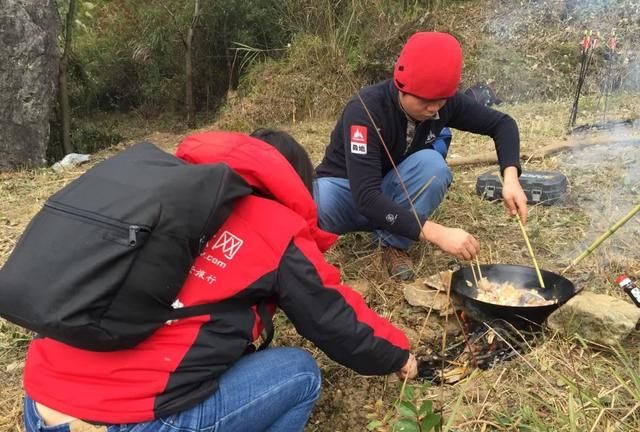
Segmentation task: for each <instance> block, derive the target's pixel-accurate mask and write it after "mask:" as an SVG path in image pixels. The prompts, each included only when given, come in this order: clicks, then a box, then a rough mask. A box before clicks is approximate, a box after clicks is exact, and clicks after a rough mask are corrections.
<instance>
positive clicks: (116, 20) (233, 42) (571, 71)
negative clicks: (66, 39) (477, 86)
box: [51, 0, 640, 158]
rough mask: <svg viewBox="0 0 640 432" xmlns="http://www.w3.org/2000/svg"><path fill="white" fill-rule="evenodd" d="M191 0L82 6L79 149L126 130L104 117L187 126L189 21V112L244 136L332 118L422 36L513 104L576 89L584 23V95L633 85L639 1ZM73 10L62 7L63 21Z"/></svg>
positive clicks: (75, 86) (639, 66) (114, 0)
mask: <svg viewBox="0 0 640 432" xmlns="http://www.w3.org/2000/svg"><path fill="white" fill-rule="evenodd" d="M195 2H196V0H189V1H184V0H150V1H146V2H138V1H133V0H93V1H91V2H89V1H82V0H79V1H78V3H79V6H78V13H77V18H76V20H75V33H74V37H73V52H72V55H71V58H70V64H69V81H70V82H69V91H70V99H71V108H72V142H73V144H74V148H75V149H76V150H77V151H86V152H89V151H95V150H96V149H98V148H100V147H104V146H106V145H110V144H113V143H115V142H117V141H119V140H120V139H122V138H123V137H126V135H127V133H124V132H122V131H121V127H119V126H118V124H120V123H118V122H115V121H105V120H104V119H105V115H107V116H112V115H121V114H124V115H126V116H128V118H129V119H134V120H135V119H137V120H138V121H140V123H142V124H144V123H149V122H153V120H154V119H158V118H162V119H163V120H162V124H163V125H164V126H165V127H166V126H167V125H169V126H170V127H179V126H183V127H184V126H186V122H185V119H186V116H187V112H188V111H189V109H188V107H187V106H186V105H185V92H186V86H185V83H186V80H187V79H186V72H185V71H186V66H185V53H186V51H185V43H184V37H185V34H186V32H187V30H188V28H189V27H190V26H191V25H193V30H194V31H193V43H192V52H191V58H192V61H193V86H192V88H193V105H194V108H195V112H196V120H198V121H199V123H200V124H202V123H203V122H207V123H211V122H212V121H213V119H214V118H217V119H218V125H220V126H221V127H229V128H235V129H242V130H245V129H249V128H251V127H253V126H254V125H256V124H265V123H283V122H288V121H292V120H301V119H304V118H326V117H330V118H331V117H334V116H335V115H336V113H337V111H338V110H339V109H340V107H341V106H342V105H343V104H344V101H345V99H346V98H347V97H348V96H349V95H350V94H352V93H353V91H354V89H355V88H356V87H358V86H360V85H363V84H366V83H371V82H375V81H378V80H380V79H384V78H386V77H388V76H389V75H390V73H391V70H392V66H393V62H394V60H395V57H396V56H397V53H398V51H399V49H400V48H401V46H402V44H403V42H404V41H405V40H406V38H407V37H408V36H409V35H410V34H411V33H413V32H414V31H416V30H440V31H448V32H451V33H453V34H454V35H456V36H457V37H458V38H459V39H460V41H461V42H462V45H463V49H464V51H465V70H464V82H463V85H464V86H468V85H471V84H473V83H475V82H491V83H492V85H493V86H494V87H495V88H496V90H497V91H498V93H499V94H500V96H501V97H502V98H503V99H505V100H506V101H509V102H518V101H531V100H548V99H550V98H551V99H555V98H561V97H568V96H570V95H571V93H572V92H573V91H574V87H575V81H576V79H577V75H578V67H579V61H580V49H579V44H580V40H581V38H582V35H583V33H584V31H585V30H592V31H593V32H594V34H597V32H599V33H600V35H601V40H602V41H601V49H599V50H596V52H595V54H594V57H593V59H592V70H593V74H592V75H591V76H589V77H588V81H587V82H586V83H585V89H584V91H585V92H591V93H594V92H598V91H601V87H602V82H603V79H604V74H605V73H606V71H607V68H611V69H610V71H611V74H612V75H613V76H615V80H614V90H616V89H623V90H638V89H640V77H639V76H640V73H639V71H640V60H639V59H638V52H637V49H636V48H635V47H637V46H638V42H640V21H639V19H638V17H640V2H637V1H631V0H616V1H614V0H592V1H569V0H566V1H561V0H556V1H523V2H517V5H516V6H515V7H514V4H516V3H514V2H512V1H506V0H503V1H501V0H477V1H465V0H457V1H456V0H403V1H398V0H359V1H356V0H198V4H199V14H198V19H197V20H194V5H195ZM67 4H68V0H66V1H59V5H60V7H61V9H60V12H61V17H62V18H64V16H65V14H66V9H65V5H67ZM614 30H615V31H616V37H617V40H618V48H617V51H616V54H615V55H614V56H613V57H611V56H609V55H608V52H607V49H606V44H607V40H608V39H609V36H610V35H611V34H612V32H613V31H614ZM609 62H610V63H609ZM167 116H173V120H172V121H167V120H166V117H167ZM56 127H57V126H56V125H54V128H56ZM53 137H54V144H55V141H56V137H57V135H56V133H54V134H53ZM53 148H54V151H53V152H51V156H52V158H55V157H56V156H59V153H56V151H55V145H54V146H53Z"/></svg>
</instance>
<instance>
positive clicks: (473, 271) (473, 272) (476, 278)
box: [469, 261, 480, 288]
mask: <svg viewBox="0 0 640 432" xmlns="http://www.w3.org/2000/svg"><path fill="white" fill-rule="evenodd" d="M470 264H471V265H470V266H469V267H471V273H472V274H473V281H474V282H475V283H476V288H480V287H479V286H478V276H476V269H475V268H474V267H473V261H471V263H470Z"/></svg>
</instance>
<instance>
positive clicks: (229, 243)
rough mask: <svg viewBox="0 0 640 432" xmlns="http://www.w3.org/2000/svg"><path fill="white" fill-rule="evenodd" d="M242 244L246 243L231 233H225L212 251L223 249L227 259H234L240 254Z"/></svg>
mask: <svg viewBox="0 0 640 432" xmlns="http://www.w3.org/2000/svg"><path fill="white" fill-rule="evenodd" d="M242 243H244V242H243V241H242V239H239V238H238V237H236V236H234V235H233V234H231V233H230V232H229V231H225V232H223V233H222V235H221V236H220V238H218V240H217V241H216V244H214V245H213V248H212V250H215V249H218V248H221V249H222V253H223V254H224V256H225V258H226V259H232V258H233V257H234V256H235V255H236V254H237V253H238V250H239V249H240V246H242Z"/></svg>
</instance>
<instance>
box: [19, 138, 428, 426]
mask: <svg viewBox="0 0 640 432" xmlns="http://www.w3.org/2000/svg"><path fill="white" fill-rule="evenodd" d="M254 135H255V136H248V135H245V134H241V133H234V132H206V133H199V134H195V135H191V136H188V137H187V138H185V139H184V141H183V142H182V143H181V144H180V145H179V147H178V150H177V156H178V157H180V158H182V159H183V160H185V161H187V162H189V163H194V164H207V163H225V164H227V165H229V166H230V167H231V168H232V169H233V170H234V171H236V172H237V173H239V174H240V175H241V176H242V177H243V178H244V179H245V180H246V181H247V183H248V184H249V185H250V186H252V188H253V189H254V191H255V193H254V194H252V195H249V196H247V197H244V198H241V199H239V200H238V202H237V203H236V204H235V206H234V210H233V212H232V214H231V216H229V218H228V219H227V220H226V221H225V223H224V224H223V226H222V227H221V228H220V230H219V231H218V232H217V233H216V234H215V235H214V236H213V237H212V238H211V239H210V240H209V242H208V243H207V245H206V247H205V248H204V249H203V251H202V253H201V255H200V256H199V257H198V258H197V259H196V261H195V262H194V264H193V266H192V268H191V271H190V274H189V276H188V278H187V280H186V282H185V283H184V285H183V286H182V288H181V290H180V292H179V293H178V298H177V299H176V301H175V303H174V307H186V306H191V305H197V304H202V303H211V302H216V301H224V300H230V299H231V300H233V299H236V300H240V301H241V302H245V303H246V300H250V301H249V303H250V304H253V305H255V306H252V307H244V308H239V309H237V310H235V311H231V310H230V311H228V312H224V313H222V312H220V313H216V314H211V315H206V316H197V317H191V318H184V319H180V320H176V321H171V322H167V323H166V325H164V326H162V327H161V328H160V329H159V330H157V331H156V332H155V333H154V334H153V335H152V336H150V337H149V338H147V339H145V340H144V341H143V342H142V343H140V344H139V345H137V346H136V347H134V348H131V349H126V350H121V351H114V352H94V351H86V350H82V349H78V348H74V347H71V346H69V345H65V344H63V343H61V342H57V341H55V340H52V339H49V338H46V337H40V338H36V339H34V340H33V341H32V342H31V345H30V346H29V350H28V353H27V359H26V364H25V372H24V388H25V391H26V396H25V412H24V420H25V426H26V430H27V431H29V432H31V431H60V432H66V431H79V430H83V431H85V430H86V431H89V430H96V431H98V430H100V431H120V430H122V429H121V426H122V425H128V426H132V427H133V426H135V427H133V429H132V430H135V431H137V432H143V431H154V432H155V431H187V430H188V431H218V432H224V431H233V432H242V431H247V432H249V431H250V432H255V431H263V430H269V431H300V430H302V429H303V428H304V425H305V424H306V422H307V420H308V418H309V415H310V413H311V410H312V408H313V406H314V404H315V401H316V399H317V398H318V396H319V392H320V384H321V380H320V373H319V370H318V367H317V365H316V363H315V361H314V360H313V358H312V357H311V356H310V355H309V354H308V353H307V352H306V351H304V350H302V349H299V348H288V347H279V348H269V349H258V350H257V351H256V348H255V347H256V345H255V343H256V341H258V340H260V336H261V335H263V337H264V334H265V333H267V334H268V333H269V331H268V330H269V329H270V327H271V315H272V314H273V312H274V311H275V308H276V307H278V308H280V309H281V310H282V311H283V312H284V313H285V314H286V315H287V317H288V318H289V320H290V321H291V322H292V323H293V325H294V326H295V328H296V330H297V331H298V332H299V333H300V334H301V335H303V336H304V337H306V338H307V339H309V340H311V341H312V342H313V343H315V344H316V345H317V346H318V347H319V348H320V349H322V350H323V351H324V352H325V353H326V354H327V355H328V356H329V357H331V358H332V359H333V360H335V361H337V362H339V363H341V364H343V365H345V366H347V367H349V368H351V369H353V370H354V371H356V372H358V373H361V374H365V375H385V374H390V373H394V372H395V373H397V374H398V375H399V376H400V377H402V378H405V377H408V378H412V377H414V376H415V375H416V360H415V357H414V356H413V355H412V354H411V353H410V351H409V341H408V340H407V338H406V336H405V335H404V333H403V332H402V331H400V330H399V329H397V328H396V327H394V326H393V325H392V324H391V323H390V322H389V321H387V320H386V319H384V318H382V317H380V316H379V315H377V314H376V313H375V312H373V311H372V310H371V309H369V308H368V307H367V306H366V304H365V302H364V300H363V299H362V297H361V296H360V295H359V294H357V293H356V292H355V291H353V290H352V289H350V288H349V287H348V286H346V285H344V284H342V283H341V280H340V273H339V271H338V270H337V269H336V268H335V267H333V266H331V265H330V264H328V263H327V262H326V261H325V259H324V257H323V252H324V251H326V250H327V249H328V248H329V247H330V246H331V245H332V244H333V243H334V241H335V240H336V236H335V235H333V234H330V233H327V232H325V231H322V230H320V229H319V228H318V222H317V214H316V207H315V204H314V201H313V198H312V196H311V190H312V177H313V167H312V165H311V162H310V161H309V157H308V156H307V154H306V152H305V151H304V149H303V148H302V147H301V146H300V145H299V144H298V143H297V142H296V141H295V140H294V139H293V138H291V137H290V136H289V135H287V134H285V133H284V132H278V131H273V130H265V129H263V130H258V131H256V133H254ZM265 329H266V332H265V331H263V330H265ZM266 339H267V340H268V339H269V336H268V335H267V336H266ZM261 348H262V346H261Z"/></svg>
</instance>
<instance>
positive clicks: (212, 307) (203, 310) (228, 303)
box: [166, 299, 273, 350]
mask: <svg viewBox="0 0 640 432" xmlns="http://www.w3.org/2000/svg"><path fill="white" fill-rule="evenodd" d="M267 304H268V299H263V300H261V301H260V302H258V303H257V304H256V303H255V301H251V300H239V299H230V300H225V301H222V302H219V303H205V304H199V305H195V306H187V307H183V308H178V309H173V310H172V311H170V312H169V314H168V317H167V319H166V320H175V319H181V318H189V317H194V316H198V315H209V314H215V313H221V312H232V311H236V310H241V309H249V308H250V307H252V306H254V305H255V306H256V310H257V312H258V315H259V316H260V320H261V321H262V326H263V327H264V334H263V341H262V343H261V344H260V347H259V348H258V350H263V349H265V348H267V346H269V344H270V343H271V341H272V340H273V319H272V317H271V314H270V313H269V309H268V308H267Z"/></svg>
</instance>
